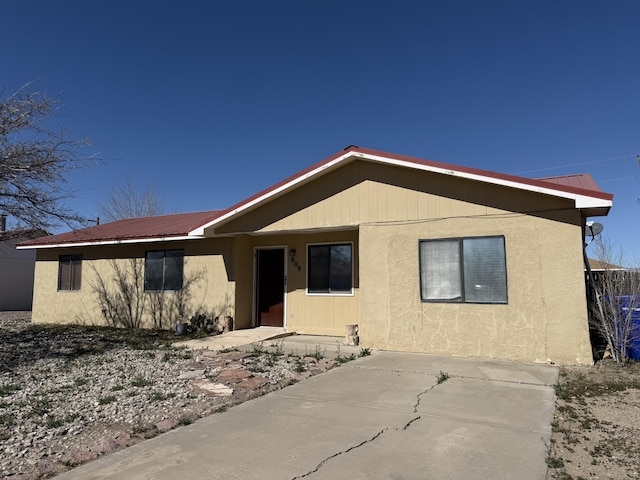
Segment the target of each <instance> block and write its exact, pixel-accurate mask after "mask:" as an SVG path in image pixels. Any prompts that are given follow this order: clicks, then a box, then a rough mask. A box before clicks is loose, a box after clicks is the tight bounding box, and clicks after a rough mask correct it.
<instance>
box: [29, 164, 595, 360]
mask: <svg viewBox="0 0 640 480" xmlns="http://www.w3.org/2000/svg"><path fill="white" fill-rule="evenodd" d="M581 224H582V219H581V218H580V214H579V212H578V211H577V210H575V209H574V208H573V202H572V201H571V200H568V199H558V198H553V197H549V196H545V195H540V194H536V193H532V192H529V193H527V192H523V191H516V190H513V189H510V188H506V187H499V186H492V185H488V184H486V183H480V182H475V181H471V180H465V179H461V178H458V177H455V176H449V175H439V174H434V173H427V172H416V171H413V170H408V169H401V168H394V167H391V166H388V165H381V164H373V163H365V162H359V161H357V162H354V163H352V164H349V165H346V166H345V167H343V168H342V169H341V170H340V171H338V172H330V173H328V174H327V175H326V176H322V177H319V178H318V179H316V180H315V181H313V182H311V183H309V184H307V185H304V186H303V187H302V188H299V189H296V190H294V191H292V192H290V193H289V194H287V195H286V196H283V197H281V198H277V199H275V200H274V201H273V202H271V203H269V204H268V205H265V206H262V207H260V208H257V209H256V210H255V211H252V212H247V213H246V214H245V215H243V216H242V217H240V218H238V219H237V220H234V221H233V222H230V223H228V224H225V225H223V226H222V227H218V230H217V231H214V230H212V229H209V231H208V232H207V234H211V235H213V234H228V235H231V236H230V237H229V238H218V239H202V240H194V241H190V242H175V243H174V242H168V243H163V244H156V245H153V244H149V245H147V246H145V245H138V246H125V245H121V246H117V247H88V248H84V249H78V250H65V249H60V250H46V249H45V250H41V251H39V252H38V261H37V264H36V285H35V294H34V316H33V318H34V321H37V322H57V323H62V322H72V321H83V322H100V321H101V317H100V312H99V311H98V309H97V304H96V302H95V298H94V295H92V292H91V289H90V285H91V283H92V278H91V275H92V270H91V268H88V267H90V266H95V268H96V269H97V270H98V271H99V272H102V273H103V274H105V272H106V271H107V270H108V268H107V267H108V266H109V262H108V260H107V259H109V258H116V257H121V256H123V255H125V256H126V255H128V256H132V257H135V258H144V251H145V250H147V249H160V248H167V249H169V248H185V253H186V255H187V259H186V262H185V270H186V271H197V270H198V269H200V268H205V269H206V272H207V274H206V282H205V285H206V287H204V286H202V287H198V289H197V295H195V294H194V298H197V299H199V300H198V301H199V302H201V303H202V306H203V307H202V308H208V309H211V310H215V311H216V312H218V311H219V310H220V309H221V306H223V309H222V310H224V311H221V313H220V314H230V315H232V316H234V318H235V325H236V328H250V327H251V326H253V325H255V319H254V268H255V265H254V254H255V249H256V248H263V247H281V248H284V249H285V251H286V252H288V251H289V250H291V249H292V248H294V249H295V250H296V261H297V262H298V264H299V265H300V267H301V268H300V270H298V269H297V268H295V266H294V265H293V263H292V262H291V261H290V259H289V257H288V255H286V271H285V274H286V275H287V286H286V296H285V326H286V328H287V330H288V331H295V332H298V333H306V334H320V335H339V336H342V335H344V334H345V325H347V324H352V323H357V324H358V325H359V326H360V339H361V341H362V344H363V345H364V346H371V347H376V348H383V349H391V350H401V351H420V352H429V353H439V354H455V355H473V356H482V357H493V358H504V359H515V360H524V361H539V362H548V361H550V362H555V363H568V364H572V363H591V361H592V360H591V358H592V357H591V350H590V344H589V333H588V327H587V312H586V295H585V287H584V277H583V265H582V250H581V248H582V233H581ZM212 228H213V227H212ZM488 235H502V236H504V237H505V247H506V257H507V258H506V261H507V279H508V303H507V304H506V305H477V304H455V303H450V304H447V303H426V302H422V301H421V299H420V279H419V258H418V257H419V247H418V242H419V240H421V239H425V240H426V239H435V238H457V237H471V236H488ZM338 242H353V245H354V248H353V258H354V262H355V265H354V292H353V295H335V296H314V295H308V294H307V292H306V275H307V265H306V249H307V245H308V244H310V243H338ZM76 252H82V253H83V254H84V255H85V262H84V265H83V289H82V291H80V292H57V291H56V285H57V268H58V255H60V254H65V253H76Z"/></svg>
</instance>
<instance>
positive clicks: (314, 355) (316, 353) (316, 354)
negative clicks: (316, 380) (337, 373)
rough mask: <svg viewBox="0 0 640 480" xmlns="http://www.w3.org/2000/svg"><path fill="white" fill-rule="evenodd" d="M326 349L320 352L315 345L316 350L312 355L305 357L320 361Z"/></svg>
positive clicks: (307, 354)
mask: <svg viewBox="0 0 640 480" xmlns="http://www.w3.org/2000/svg"><path fill="white" fill-rule="evenodd" d="M326 351H327V350H326V349H323V350H320V347H319V346H318V345H316V349H315V351H314V352H312V353H309V352H307V353H305V355H304V356H305V357H311V358H315V359H316V360H322V359H323V358H324V354H325V353H326Z"/></svg>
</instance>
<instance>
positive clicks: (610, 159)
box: [513, 154, 640, 175]
mask: <svg viewBox="0 0 640 480" xmlns="http://www.w3.org/2000/svg"><path fill="white" fill-rule="evenodd" d="M634 156H635V158H636V159H637V160H638V164H640V155H637V154H636V155H623V156H621V157H611V158H603V159H602V160H592V161H590V162H581V163H571V164H568V165H558V166H555V167H547V168H538V169H536V170H527V171H526V172H518V173H514V174H513V175H523V174H525V173H535V172H542V171H545V170H557V169H559V168H566V167H579V166H580V165H592V164H594V163H603V162H610V161H612V160H620V159H621V158H633V157H634Z"/></svg>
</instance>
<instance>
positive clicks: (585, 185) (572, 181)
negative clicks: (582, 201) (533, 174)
mask: <svg viewBox="0 0 640 480" xmlns="http://www.w3.org/2000/svg"><path fill="white" fill-rule="evenodd" d="M538 180H542V181H543V182H550V183H555V184H556V185H565V186H568V187H575V188H582V189H584V190H592V191H594V192H601V191H602V190H600V187H599V186H598V184H597V183H596V181H595V180H594V179H593V177H592V176H591V175H590V174H588V173H580V174H576V175H563V176H558V177H546V178H539V179H538Z"/></svg>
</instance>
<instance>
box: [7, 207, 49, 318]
mask: <svg viewBox="0 0 640 480" xmlns="http://www.w3.org/2000/svg"><path fill="white" fill-rule="evenodd" d="M6 225H7V224H6V216H4V215H0V311H7V310H31V299H32V297H33V272H34V268H35V264H36V252H35V251H33V250H16V245H17V244H18V243H20V242H22V241H25V240H30V239H34V238H37V237H41V236H42V235H43V234H44V232H42V231H40V230H11V231H7V230H6Z"/></svg>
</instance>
